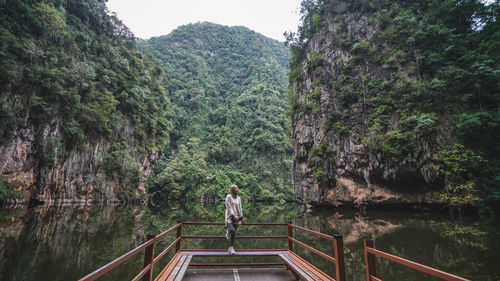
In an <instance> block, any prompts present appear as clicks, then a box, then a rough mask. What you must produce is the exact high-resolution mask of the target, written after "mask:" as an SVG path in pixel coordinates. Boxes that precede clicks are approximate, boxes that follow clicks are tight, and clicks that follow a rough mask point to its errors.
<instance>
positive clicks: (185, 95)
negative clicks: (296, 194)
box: [138, 23, 293, 200]
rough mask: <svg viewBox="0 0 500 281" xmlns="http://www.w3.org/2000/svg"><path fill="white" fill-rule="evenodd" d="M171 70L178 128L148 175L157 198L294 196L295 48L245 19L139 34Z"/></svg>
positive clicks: (169, 89) (142, 46)
mask: <svg viewBox="0 0 500 281" xmlns="http://www.w3.org/2000/svg"><path fill="white" fill-rule="evenodd" d="M138 47H139V49H140V50H142V51H143V52H145V53H151V54H152V55H153V57H154V58H155V60H156V62H157V64H158V65H160V66H161V67H162V68H163V70H164V71H165V73H166V76H167V79H166V80H165V82H164V84H163V85H164V87H165V89H166V90H167V92H168V95H169V97H170V102H171V107H172V108H171V112H172V121H173V130H172V133H171V141H172V142H171V146H170V147H168V148H166V150H165V153H164V157H163V158H162V160H161V161H160V162H159V164H158V166H157V168H156V169H155V172H154V174H153V175H152V176H151V177H150V180H149V191H150V193H151V194H153V197H154V198H157V199H164V198H168V199H188V198H200V197H201V198H203V199H205V200H208V199H215V198H223V197H224V196H225V195H226V194H227V189H228V187H229V186H230V184H232V183H236V184H238V185H239V186H240V188H241V194H242V196H243V198H246V199H251V200H269V199H285V198H288V199H290V198H293V197H292V192H291V182H290V166H291V158H290V155H291V148H290V145H289V141H288V137H287V131H288V130H289V125H288V123H287V120H286V117H285V112H286V110H287V108H288V105H287V101H286V87H287V76H286V74H287V71H288V61H289V50H288V48H287V47H285V46H284V45H283V43H280V42H278V41H275V40H272V39H269V38H266V37H264V36H262V35H260V34H258V33H255V32H253V31H251V30H249V29H247V28H244V27H227V26H221V25H216V24H211V23H197V24H189V25H185V26H181V27H179V28H177V29H176V30H174V31H173V32H172V33H170V34H168V35H165V36H161V37H157V38H152V39H150V40H147V41H139V42H138Z"/></svg>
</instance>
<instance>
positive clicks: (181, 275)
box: [175, 255, 193, 281]
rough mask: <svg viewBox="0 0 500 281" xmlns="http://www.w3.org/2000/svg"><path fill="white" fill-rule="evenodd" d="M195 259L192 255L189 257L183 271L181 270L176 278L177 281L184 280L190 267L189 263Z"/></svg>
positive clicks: (182, 268)
mask: <svg viewBox="0 0 500 281" xmlns="http://www.w3.org/2000/svg"><path fill="white" fill-rule="evenodd" d="M192 258H193V256H192V255H188V256H187V258H186V260H185V261H184V264H183V265H182V267H181V270H179V273H178V274H177V276H176V277H175V281H181V280H182V278H183V277H184V274H186V270H187V268H188V267H189V263H190V262H191V259H192Z"/></svg>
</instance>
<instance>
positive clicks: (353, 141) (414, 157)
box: [291, 12, 451, 206]
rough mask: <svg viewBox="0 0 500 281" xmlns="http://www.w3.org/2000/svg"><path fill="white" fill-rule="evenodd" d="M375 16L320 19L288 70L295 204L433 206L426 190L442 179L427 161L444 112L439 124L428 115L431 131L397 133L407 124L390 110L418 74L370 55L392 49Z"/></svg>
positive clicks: (442, 132) (438, 139)
mask: <svg viewBox="0 0 500 281" xmlns="http://www.w3.org/2000/svg"><path fill="white" fill-rule="evenodd" d="M380 16H381V15H380V13H377V12H374V13H370V14H366V13H347V12H346V13H343V14H342V15H340V16H336V17H335V19H334V18H333V16H331V17H325V18H324V20H323V22H322V26H321V28H319V29H318V30H317V31H316V32H315V33H313V34H312V36H311V38H310V39H309V40H308V41H307V42H306V44H305V46H304V47H303V49H302V51H301V54H300V55H299V56H298V58H299V59H298V61H297V62H296V66H295V70H292V72H291V81H292V82H291V87H292V88H293V92H294V97H293V100H294V111H293V117H292V139H293V147H294V161H293V182H294V188H295V196H296V198H297V199H298V200H299V201H301V202H304V203H308V204H312V205H322V204H328V205H335V206H339V205H379V206H380V205H392V204H420V203H431V204H432V203H435V202H434V200H433V199H432V196H431V193H432V189H433V187H436V186H442V181H443V178H442V176H441V175H440V174H439V169H438V168H437V166H436V165H433V164H432V157H433V155H434V154H435V152H436V150H437V147H438V145H439V144H440V143H442V140H443V139H446V138H447V137H448V136H449V135H450V129H446V128H449V127H451V126H448V125H449V121H448V120H446V118H445V116H446V115H444V114H443V115H438V116H439V118H440V119H441V120H440V122H441V123H440V124H439V125H438V124H435V123H434V121H435V120H436V116H435V115H433V117H432V120H431V122H432V124H433V125H435V127H434V128H433V129H432V131H429V132H417V131H416V130H413V131H411V129H410V130H407V132H406V133H402V132H403V129H402V128H403V127H404V126H409V127H411V125H408V124H407V123H405V122H408V119H406V117H405V116H406V115H405V114H401V112H400V111H399V112H398V111H396V109H397V105H398V104H399V105H403V104H405V103H406V102H409V101H405V100H404V99H403V98H400V96H398V95H403V94H405V93H407V92H408V91H412V89H411V86H409V85H412V84H414V83H416V81H417V80H418V75H419V74H418V71H416V70H415V65H414V64H412V63H411V62H408V61H406V62H403V61H401V62H400V61H397V60H396V61H393V62H387V61H384V59H377V58H376V57H377V56H380V57H382V58H384V56H386V55H387V54H386V53H387V52H388V50H390V49H389V48H390V46H391V44H390V43H387V41H384V40H385V39H384V38H383V36H381V35H380V33H381V30H382V29H383V28H386V27H382V26H381V25H383V24H384V22H383V20H380V18H379V17H380ZM382 46H385V47H387V48H388V50H384V49H383V48H382ZM377 53H378V54H377ZM400 55H401V54H400ZM402 56H404V54H402ZM374 58H375V59H374ZM404 87H407V89H405V90H402V89H404ZM405 91H406V92H405ZM385 99H390V100H391V101H390V103H386V102H385ZM392 103H394V104H396V106H394V105H393V104H392ZM405 110H406V109H405ZM418 116H420V117H422V115H418ZM418 116H417V117H416V118H419V117H418ZM413 126H415V125H413Z"/></svg>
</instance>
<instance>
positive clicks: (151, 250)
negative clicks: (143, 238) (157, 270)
mask: <svg viewBox="0 0 500 281" xmlns="http://www.w3.org/2000/svg"><path fill="white" fill-rule="evenodd" d="M155 238H156V235H155V234H149V235H148V237H147V239H148V241H149V240H153V244H151V245H149V246H148V247H147V248H146V251H144V267H143V268H146V267H147V266H148V265H149V266H151V267H150V268H149V270H148V271H147V273H146V274H145V275H144V276H143V277H142V281H151V280H153V260H154V257H155V244H156V243H155V240H154V239H155Z"/></svg>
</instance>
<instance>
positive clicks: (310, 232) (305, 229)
mask: <svg viewBox="0 0 500 281" xmlns="http://www.w3.org/2000/svg"><path fill="white" fill-rule="evenodd" d="M290 226H291V227H293V228H295V229H298V230H301V231H304V232H307V233H309V234H312V235H314V236H318V237H321V238H325V239H328V240H330V241H335V238H334V237H333V236H330V235H328V234H324V233H321V232H318V231H314V230H311V229H307V228H304V227H301V226H298V225H295V224H290Z"/></svg>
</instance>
